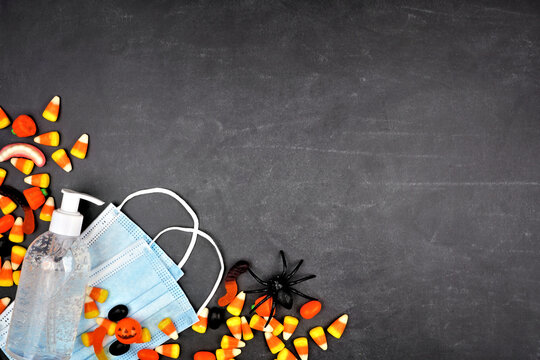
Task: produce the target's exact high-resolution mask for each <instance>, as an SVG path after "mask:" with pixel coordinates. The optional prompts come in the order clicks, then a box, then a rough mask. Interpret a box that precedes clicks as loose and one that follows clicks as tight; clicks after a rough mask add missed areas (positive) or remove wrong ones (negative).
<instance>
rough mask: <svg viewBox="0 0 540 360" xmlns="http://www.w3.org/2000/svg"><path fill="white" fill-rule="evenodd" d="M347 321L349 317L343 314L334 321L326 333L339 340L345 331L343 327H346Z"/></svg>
mask: <svg viewBox="0 0 540 360" xmlns="http://www.w3.org/2000/svg"><path fill="white" fill-rule="evenodd" d="M348 320H349V315H347V314H343V315H341V316H340V317H339V318H338V319H337V320H336V321H334V322H333V323H332V324H331V325H330V326H329V327H328V329H326V330H327V331H328V333H329V334H330V335H332V336H333V337H335V338H336V339H339V338H341V335H343V332H344V331H345V327H346V326H347V321H348Z"/></svg>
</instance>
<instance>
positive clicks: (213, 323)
mask: <svg viewBox="0 0 540 360" xmlns="http://www.w3.org/2000/svg"><path fill="white" fill-rule="evenodd" d="M224 321H225V309H223V308H220V307H213V308H211V309H210V312H209V313H208V327H210V329H214V330H216V329H217V328H219V327H220V326H221V324H223V322H224Z"/></svg>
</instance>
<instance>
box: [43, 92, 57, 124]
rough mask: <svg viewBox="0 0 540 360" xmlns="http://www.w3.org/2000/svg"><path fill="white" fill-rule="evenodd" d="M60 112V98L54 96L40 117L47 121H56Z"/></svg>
mask: <svg viewBox="0 0 540 360" xmlns="http://www.w3.org/2000/svg"><path fill="white" fill-rule="evenodd" d="M59 111H60V98H59V97H58V96H55V97H53V98H52V100H51V101H50V102H49V104H48V105H47V107H46V108H45V110H44V111H43V114H42V116H43V117H44V118H45V119H47V120H49V121H53V122H54V121H56V120H57V119H58V112H59Z"/></svg>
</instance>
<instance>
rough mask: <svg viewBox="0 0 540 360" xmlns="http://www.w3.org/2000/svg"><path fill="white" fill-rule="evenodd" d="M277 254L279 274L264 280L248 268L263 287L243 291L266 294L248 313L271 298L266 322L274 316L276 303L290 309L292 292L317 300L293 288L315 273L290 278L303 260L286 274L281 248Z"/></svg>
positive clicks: (283, 254) (251, 312)
mask: <svg viewBox="0 0 540 360" xmlns="http://www.w3.org/2000/svg"><path fill="white" fill-rule="evenodd" d="M279 254H280V255H281V260H283V271H282V272H281V274H278V275H274V276H272V277H271V278H270V279H269V280H267V281H264V280H262V279H261V278H259V277H258V276H257V275H255V273H254V272H253V271H252V270H251V269H249V268H248V271H249V273H250V274H251V276H253V278H254V279H255V280H257V282H258V283H259V284H261V285H264V286H265V287H264V288H262V289H255V290H248V291H245V293H246V294H255V293H266V296H265V297H264V298H263V299H262V300H261V301H259V302H258V303H257V305H255V306H254V307H253V309H251V311H250V314H253V313H254V312H255V310H257V308H258V307H259V306H261V305H262V304H263V303H265V302H266V301H267V300H268V299H270V298H271V299H272V310H271V311H270V317H269V318H268V321H267V322H266V324H267V325H268V323H270V320H271V319H272V317H274V315H275V313H276V303H278V304H279V305H281V306H283V307H284V308H285V309H291V308H292V306H293V294H296V295H298V296H301V297H303V298H306V299H308V300H317V299H315V298H313V297H311V296H308V295H306V294H304V293H302V292H300V291H298V290H296V289H295V288H293V286H294V285H296V284H300V283H301V282H304V281H307V280H310V279H313V278H314V277H316V275H307V276H304V277H302V278H300V279H296V280H292V277H293V276H294V274H296V272H297V271H298V269H300V266H301V265H302V263H303V262H304V260H300V261H299V262H298V264H296V266H295V267H294V269H292V271H291V272H290V273H288V274H287V260H285V253H284V252H283V250H280V251H279Z"/></svg>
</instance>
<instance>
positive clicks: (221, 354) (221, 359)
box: [216, 349, 242, 360]
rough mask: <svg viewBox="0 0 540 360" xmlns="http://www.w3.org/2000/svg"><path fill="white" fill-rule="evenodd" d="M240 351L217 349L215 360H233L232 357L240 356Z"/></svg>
mask: <svg viewBox="0 0 540 360" xmlns="http://www.w3.org/2000/svg"><path fill="white" fill-rule="evenodd" d="M241 353H242V350H240V349H217V350H216V358H217V360H228V359H233V358H234V357H236V356H238V355H240V354H241Z"/></svg>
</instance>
